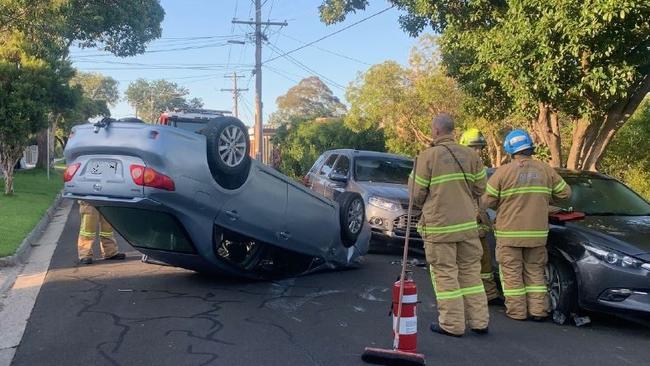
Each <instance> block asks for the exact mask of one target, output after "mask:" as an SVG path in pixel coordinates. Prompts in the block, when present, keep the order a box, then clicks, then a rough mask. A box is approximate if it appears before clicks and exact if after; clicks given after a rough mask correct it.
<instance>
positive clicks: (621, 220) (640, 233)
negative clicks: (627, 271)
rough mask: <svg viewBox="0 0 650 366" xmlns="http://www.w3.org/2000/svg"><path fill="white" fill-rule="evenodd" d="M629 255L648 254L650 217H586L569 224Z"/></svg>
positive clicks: (649, 247) (649, 246)
mask: <svg viewBox="0 0 650 366" xmlns="http://www.w3.org/2000/svg"><path fill="white" fill-rule="evenodd" d="M571 226H574V227H576V228H579V229H580V230H584V231H586V232H588V233H590V234H592V235H596V236H598V237H600V238H601V239H604V240H605V242H603V244H604V245H607V246H608V247H610V248H611V249H615V250H620V251H622V252H624V253H626V254H630V255H640V254H650V216H587V217H585V219H584V220H581V221H576V222H573V223H572V224H571Z"/></svg>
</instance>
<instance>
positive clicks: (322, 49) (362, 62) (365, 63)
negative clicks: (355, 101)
mask: <svg viewBox="0 0 650 366" xmlns="http://www.w3.org/2000/svg"><path fill="white" fill-rule="evenodd" d="M278 34H279V35H280V36H283V37H287V38H289V39H292V40H294V41H296V42H300V43H302V44H303V45H304V44H306V43H305V42H304V41H301V40H299V39H297V38H295V37H292V36H290V35H288V34H284V33H280V32H278ZM311 46H312V47H314V48H316V49H318V50H321V51H323V52H327V53H329V54H332V55H334V56H339V57H342V58H344V59H348V60H350V61H354V62H358V63H360V64H363V65H367V66H370V65H372V64H370V63H368V62H365V61H361V60H359V59H357V58H354V57H350V56H346V55H344V54H342V53H338V52H335V51H332V50H328V49H326V48H323V47H320V46H316V45H313V44H312V45H311Z"/></svg>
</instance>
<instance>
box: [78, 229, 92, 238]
mask: <svg viewBox="0 0 650 366" xmlns="http://www.w3.org/2000/svg"><path fill="white" fill-rule="evenodd" d="M79 235H81V236H88V237H92V238H94V237H95V233H91V232H89V231H83V230H79Z"/></svg>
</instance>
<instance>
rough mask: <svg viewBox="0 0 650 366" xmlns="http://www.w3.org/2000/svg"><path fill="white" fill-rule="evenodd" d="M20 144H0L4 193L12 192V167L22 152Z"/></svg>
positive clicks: (0, 164)
mask: <svg viewBox="0 0 650 366" xmlns="http://www.w3.org/2000/svg"><path fill="white" fill-rule="evenodd" d="M23 150H24V149H23V147H22V146H6V145H4V146H0V169H2V174H3V175H4V180H5V195H7V196H9V195H12V194H13V193H14V167H15V166H16V162H17V161H18V159H20V156H21V155H22V152H23Z"/></svg>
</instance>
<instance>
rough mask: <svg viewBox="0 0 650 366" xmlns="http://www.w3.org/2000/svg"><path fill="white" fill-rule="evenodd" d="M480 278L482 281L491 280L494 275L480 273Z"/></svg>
mask: <svg viewBox="0 0 650 366" xmlns="http://www.w3.org/2000/svg"><path fill="white" fill-rule="evenodd" d="M481 278H482V279H484V280H491V279H492V278H494V275H493V274H492V272H488V273H481Z"/></svg>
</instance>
